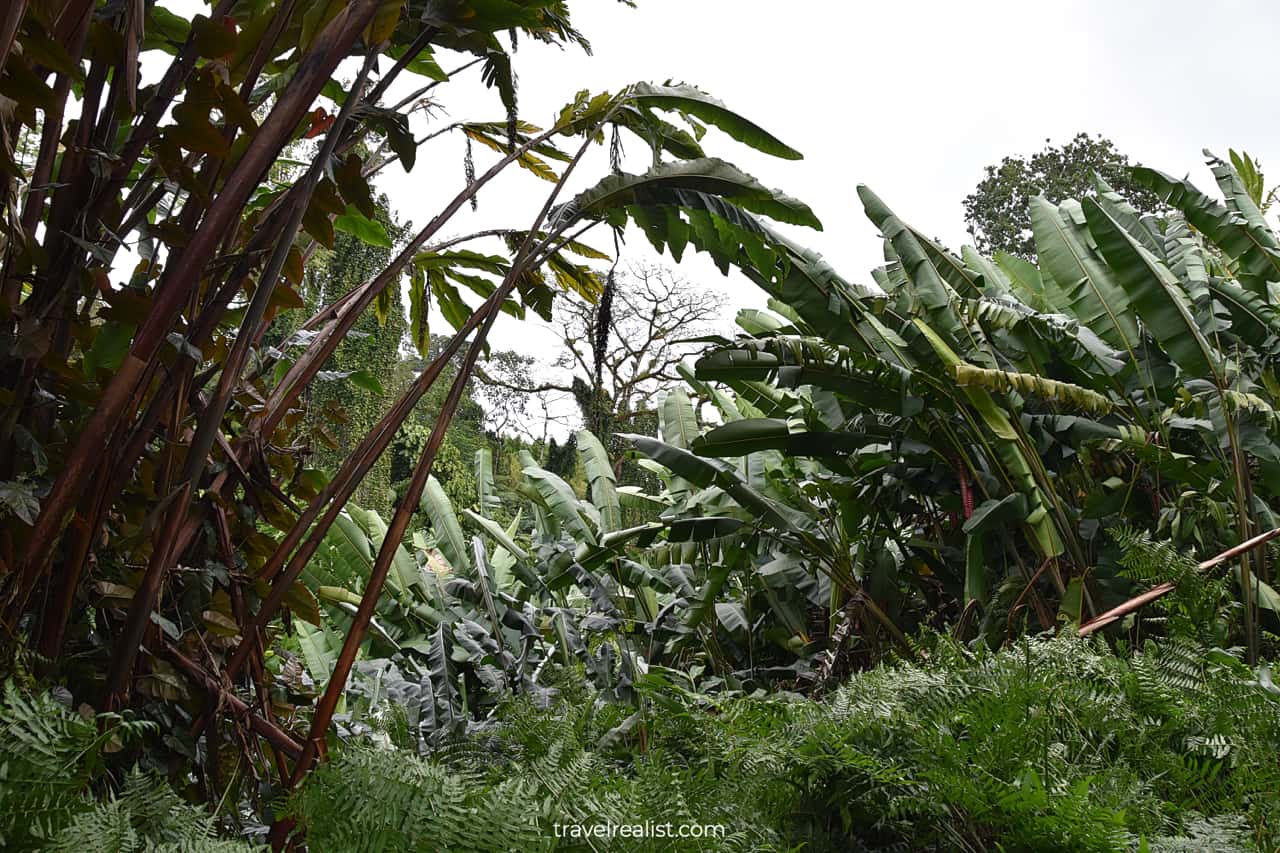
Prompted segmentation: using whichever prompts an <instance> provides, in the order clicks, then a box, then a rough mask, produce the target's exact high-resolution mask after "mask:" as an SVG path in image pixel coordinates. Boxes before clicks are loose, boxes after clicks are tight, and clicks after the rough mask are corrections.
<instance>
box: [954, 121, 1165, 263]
mask: <svg viewBox="0 0 1280 853" xmlns="http://www.w3.org/2000/svg"><path fill="white" fill-rule="evenodd" d="M1049 142H1050V140H1048V139H1046V140H1045V143H1046V144H1045V148H1044V150H1043V151H1040V152H1037V153H1036V154H1032V155H1031V156H1030V157H1029V158H1024V157H1018V156H1014V157H1005V158H1004V159H1003V160H1001V161H1000V163H999V164H997V165H991V166H987V168H986V177H985V178H983V179H982V181H981V182H980V183H979V184H978V186H977V187H976V188H975V189H974V191H973V192H972V193H970V194H969V195H968V196H966V197H965V200H964V220H965V224H966V225H967V226H968V231H969V234H970V235H971V236H972V237H973V240H974V244H975V246H976V247H977V248H978V249H979V250H980V251H981V252H983V253H984V254H994V253H995V252H1008V253H1009V254H1011V255H1017V256H1019V257H1022V258H1028V259H1030V258H1034V257H1035V241H1034V240H1033V239H1032V236H1031V216H1030V213H1029V212H1028V208H1027V204H1028V201H1029V200H1030V199H1031V197H1032V196H1036V195H1044V196H1045V197H1046V198H1047V199H1048V200H1049V201H1051V202H1053V203H1054V204H1057V203H1059V202H1061V201H1062V200H1063V199H1065V198H1085V197H1088V196H1093V195H1095V188H1094V183H1093V175H1095V174H1096V175H1098V176H1099V177H1101V178H1102V179H1103V180H1105V181H1106V182H1107V183H1108V184H1110V185H1111V186H1112V187H1113V188H1114V189H1115V190H1117V191H1118V192H1119V193H1120V194H1121V195H1122V196H1124V197H1125V198H1126V199H1127V200H1128V201H1129V203H1130V204H1132V205H1133V206H1134V207H1135V208H1137V210H1138V211H1139V212H1141V213H1155V212H1157V211H1159V210H1160V209H1161V204H1160V200H1159V198H1157V197H1156V195H1155V193H1153V192H1152V191H1151V190H1149V189H1147V188H1145V187H1143V186H1141V185H1139V184H1138V183H1136V182H1135V181H1134V180H1133V178H1132V177H1130V175H1129V170H1128V166H1129V158H1128V157H1127V156H1126V155H1124V154H1121V153H1120V152H1119V151H1117V150H1116V147H1115V143H1113V142H1112V141H1111V140H1110V139H1107V138H1105V137H1103V136H1102V135H1101V134H1099V135H1098V136H1096V137H1093V136H1089V134H1087V133H1083V132H1082V133H1077V134H1076V135H1075V138H1073V139H1072V140H1071V141H1070V142H1068V143H1067V144H1065V145H1062V146H1060V147H1059V146H1054V145H1051V144H1048V143H1049Z"/></svg>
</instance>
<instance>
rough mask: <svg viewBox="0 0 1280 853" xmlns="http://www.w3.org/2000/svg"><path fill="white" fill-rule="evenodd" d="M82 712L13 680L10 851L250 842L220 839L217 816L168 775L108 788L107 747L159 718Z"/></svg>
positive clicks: (6, 806) (3, 834)
mask: <svg viewBox="0 0 1280 853" xmlns="http://www.w3.org/2000/svg"><path fill="white" fill-rule="evenodd" d="M98 720H99V721H102V722H105V723H107V725H106V726H104V731H99V726H98V725H97V724H96V723H95V721H94V719H93V718H92V717H85V716H82V715H80V714H78V713H76V712H75V711H72V710H70V709H69V708H67V707H66V706H65V705H63V704H62V703H60V702H58V701H57V700H56V699H54V698H53V697H52V696H50V695H49V694H39V695H32V694H28V693H25V692H24V691H22V690H20V689H18V688H17V687H15V686H14V684H13V683H12V682H9V683H8V684H6V685H5V688H4V702H3V704H0V847H2V848H3V849H5V850H51V851H72V853H78V852H79V851H84V850H110V851H113V853H142V851H165V850H170V851H178V850H182V851H189V853H223V851H226V852H227V853H230V852H231V851H236V850H248V849H249V848H248V847H246V846H244V845H241V844H237V843H235V842H224V841H218V840H216V839H214V838H213V827H214V820H213V818H211V817H209V815H207V814H206V813H205V811H204V810H203V809H201V808H199V807H197V806H193V805H190V804H189V803H186V802H184V801H183V800H181V799H180V798H179V797H178V795H177V794H175V793H174V792H173V791H172V790H171V789H170V788H169V786H168V785H167V784H165V782H164V780H163V779H161V778H159V777H157V776H154V775H150V774H144V773H142V772H140V771H137V770H134V771H133V772H131V773H130V774H128V776H127V778H126V780H125V783H124V786H123V789H122V790H121V792H120V794H119V795H118V796H117V795H114V794H111V793H107V794H106V795H105V796H95V795H97V794H100V793H102V791H103V789H104V786H103V784H102V783H103V781H104V778H105V775H106V774H105V761H104V759H105V757H106V756H105V754H106V753H108V752H110V751H111V750H112V749H113V748H118V747H119V746H120V745H122V743H123V742H125V741H131V740H134V739H136V738H138V737H140V736H141V735H143V734H144V733H146V732H147V731H149V730H151V729H153V728H154V724H153V723H146V722H133V721H129V720H122V719H120V718H119V717H117V716H116V715H113V714H104V715H99V717H98Z"/></svg>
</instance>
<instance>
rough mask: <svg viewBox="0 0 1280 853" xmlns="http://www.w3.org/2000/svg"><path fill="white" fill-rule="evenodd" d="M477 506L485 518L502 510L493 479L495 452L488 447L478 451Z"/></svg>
mask: <svg viewBox="0 0 1280 853" xmlns="http://www.w3.org/2000/svg"><path fill="white" fill-rule="evenodd" d="M476 505H477V506H478V507H479V509H480V514H481V515H484V516H488V514H489V513H490V512H491V511H493V510H495V509H501V508H502V499H501V498H499V497H498V486H497V483H496V482H495V481H494V479H493V451H492V450H490V449H489V448H487V447H482V448H480V449H479V450H477V451H476Z"/></svg>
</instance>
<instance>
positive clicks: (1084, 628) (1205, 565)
mask: <svg viewBox="0 0 1280 853" xmlns="http://www.w3.org/2000/svg"><path fill="white" fill-rule="evenodd" d="M1277 536H1280V527H1277V528H1275V529H1274V530H1268V531H1267V532H1265V533H1259V534H1258V535H1257V536H1254V537H1253V538H1252V539H1248V540H1245V541H1244V542H1241V543H1240V544H1239V545H1233V546H1232V547H1230V548H1228V549H1227V550H1225V551H1223V552H1222V553H1221V554H1218V555H1217V556H1216V557H1210V558H1209V559H1207V560H1205V561H1204V562H1202V563H1200V564H1199V566H1197V568H1199V569H1200V571H1202V572H1203V571H1207V570H1209V569H1212V568H1213V567H1214V566H1217V565H1219V564H1221V563H1225V562H1226V561H1227V560H1230V559H1233V558H1235V557H1238V556H1240V555H1241V554H1243V553H1245V552H1246V551H1249V550H1251V549H1253V548H1257V547H1258V546H1259V545H1264V544H1266V543H1267V542H1270V541H1271V540H1272V539H1275V538H1276V537H1277ZM1175 589H1177V584H1176V583H1174V582H1173V581H1165V582H1164V583H1162V584H1158V585H1156V586H1153V587H1152V588H1151V589H1149V590H1147V591H1146V592H1144V593H1141V594H1139V595H1135V596H1134V597H1133V598H1131V599H1129V600H1128V601H1126V602H1124V603H1122V604H1120V605H1118V606H1116V607H1113V608H1111V609H1110V610H1108V611H1107V612H1106V613H1103V614H1101V615H1099V616H1097V617H1095V618H1094V619H1091V620H1090V621H1088V622H1086V623H1084V624H1083V625H1081V626H1080V628H1079V629H1078V630H1077V631H1076V634H1077V635H1079V636H1081V637H1087V636H1089V635H1090V634H1092V633H1094V632H1095V631H1100V630H1102V629H1103V628H1105V627H1107V626H1108V625H1111V624H1113V623H1115V622H1118V621H1120V620H1121V619H1123V618H1124V617H1125V616H1128V615H1129V614H1130V613H1133V612H1134V611H1135V610H1139V609H1141V608H1142V607H1145V606H1146V605H1148V604H1150V603H1151V602H1153V601H1156V600H1157V599H1160V598H1163V597H1164V596H1166V595H1168V594H1169V593H1171V592H1173V591H1174V590H1175Z"/></svg>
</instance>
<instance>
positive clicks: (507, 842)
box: [290, 637, 1280, 851]
mask: <svg viewBox="0 0 1280 853" xmlns="http://www.w3.org/2000/svg"><path fill="white" fill-rule="evenodd" d="M922 651H923V652H924V656H926V658H927V660H928V661H929V662H928V663H927V664H924V665H919V666H894V667H889V666H885V667H880V668H878V669H875V670H873V671H870V672H866V673H863V674H860V675H857V676H855V677H854V679H853V680H852V681H850V682H849V683H848V684H847V685H846V686H845V687H843V688H842V689H840V690H839V691H838V692H836V693H835V694H834V695H832V696H831V697H830V698H829V701H828V702H827V703H825V704H818V703H814V702H809V701H799V700H794V701H793V700H791V699H788V698H787V697H785V696H775V697H774V698H767V699H766V698H756V697H748V698H733V699H725V700H721V701H715V700H713V699H712V698H710V697H707V696H699V695H695V694H692V693H684V692H683V691H682V690H681V689H680V688H679V687H678V686H676V685H675V684H673V683H672V682H671V681H669V680H668V679H667V677H666V674H665V673H660V672H658V671H656V670H654V671H651V672H650V673H649V674H648V675H647V676H645V677H644V678H643V679H642V682H641V688H642V693H643V695H644V697H645V699H644V710H643V711H641V712H639V713H637V714H635V715H633V716H628V713H629V712H630V710H631V709H629V708H626V707H623V706H619V705H612V704H603V705H602V704H599V703H596V702H594V701H593V697H592V696H591V695H587V694H582V693H580V692H578V691H574V690H569V691H568V692H567V693H566V694H565V696H564V697H563V698H562V701H561V702H560V703H559V704H558V705H557V706H556V707H555V708H553V709H551V710H550V711H549V710H548V709H545V708H543V709H539V708H536V707H534V706H532V705H531V704H528V703H520V702H517V703H513V704H509V705H507V706H504V708H503V709H502V713H501V714H500V719H501V722H500V723H499V724H497V725H495V726H492V727H491V728H487V729H482V730H480V731H477V732H475V733H473V734H472V735H471V736H469V737H468V738H467V739H465V740H463V741H460V742H458V743H455V744H453V745H449V746H446V747H444V748H442V749H440V750H437V751H435V752H434V753H432V754H431V755H429V756H428V757H426V758H425V759H419V758H415V757H412V756H411V755H408V754H406V752H405V751H403V750H399V749H376V748H373V747H369V746H349V747H348V748H346V749H344V750H342V751H341V752H340V753H339V754H338V755H337V756H336V757H335V759H334V761H333V762H332V763H330V764H329V765H327V766H326V767H324V768H322V769H321V770H320V771H319V772H318V773H317V774H316V775H315V776H314V777H313V778H312V779H311V780H310V781H309V782H308V783H307V784H306V785H305V786H304V787H303V788H302V789H301V790H300V791H299V792H298V793H297V794H296V795H295V796H294V798H293V800H292V801H291V803H290V810H291V811H292V813H293V814H295V815H296V816H297V817H299V818H300V824H301V825H302V826H303V827H305V829H306V832H307V839H308V842H309V843H310V844H311V845H313V847H314V848H315V849H322V850H432V851H434V850H442V849H449V850H476V851H479V850H494V851H498V850H509V849H522V850H550V849H559V850H571V849H574V850H576V849H581V850H589V849H592V848H590V847H589V846H587V845H586V844H585V842H572V841H570V840H567V839H564V838H556V837H555V832H554V826H555V825H556V824H562V825H563V824H572V823H613V824H624V823H630V824H641V823H645V822H646V821H652V822H654V823H666V822H671V823H677V824H678V823H701V824H723V825H724V826H725V829H726V838H725V839H722V840H717V841H714V842H700V843H701V845H702V846H701V847H700V846H699V842H683V843H682V844H679V845H673V844H671V842H665V841H654V840H650V841H631V840H627V839H622V838H613V839H610V840H608V841H607V842H601V841H597V842H596V845H597V848H598V849H609V850H628V849H632V850H659V849H687V850H692V849H708V850H712V849H714V850H779V849H797V848H800V847H801V846H802V845H803V849H804V850H806V851H820V850H893V849H901V850H918V849H940V850H996V849H1002V850H1006V851H1013V850H1028V851H1030V850H1035V851H1045V850H1063V851H1068V850H1069V851H1081V850H1140V849H1150V850H1180V849H1181V850H1198V849H1207V848H1213V849H1215V850H1219V851H1226V850H1252V849H1268V850H1269V849H1274V848H1275V846H1276V844H1277V841H1278V840H1280V833H1276V831H1275V826H1276V821H1277V819H1280V769H1278V768H1277V766H1276V762H1275V756H1276V754H1277V750H1280V696H1276V695H1273V692H1274V688H1272V687H1271V685H1270V681H1269V679H1262V681H1261V683H1260V680H1259V679H1258V677H1257V676H1256V674H1255V673H1253V672H1252V671H1251V670H1250V669H1249V668H1248V667H1246V666H1245V665H1244V664H1242V663H1241V662H1240V660H1239V659H1238V658H1237V657H1236V656H1235V655H1233V654H1229V653H1227V652H1223V651H1220V650H1211V651H1204V650H1201V649H1196V648H1192V647H1190V646H1188V645H1182V644H1175V643H1166V644H1163V645H1161V646H1159V647H1157V646H1155V645H1150V646H1148V647H1147V648H1146V649H1144V650H1143V651H1142V652H1140V653H1136V654H1134V655H1132V656H1130V657H1129V658H1127V659H1126V658H1122V657H1117V656H1115V655H1113V654H1111V653H1110V652H1108V651H1106V650H1105V649H1104V648H1102V647H1101V646H1100V645H1098V644H1096V643H1093V642H1089V641H1081V640H1076V639H1073V638H1070V637H1060V638H1057V639H1052V640H1048V639H1032V640H1027V641H1024V642H1023V643H1021V644H1019V645H1017V646H1014V647H1011V648H1009V649H1006V650H1004V651H1001V652H997V653H983V654H980V655H977V656H973V655H971V654H970V653H968V652H967V651H964V650H962V649H960V648H959V647H957V646H955V645H953V644H951V643H949V642H946V641H940V642H938V643H936V644H933V645H931V646H930V647H928V648H926V649H923V650H922ZM1264 684H1265V686H1264ZM673 696H675V697H681V698H679V699H673V698H671V697H673ZM395 728H396V727H395V726H392V727H391V729H392V731H391V732H390V734H391V736H392V740H393V741H399V742H402V743H410V742H411V739H410V738H408V737H407V735H405V736H403V737H402V736H401V735H402V734H403V733H397V732H396V731H395V730H394V729H395ZM575 844H580V845H581V846H574V845H575ZM628 845H630V846H628ZM664 845H666V846H664Z"/></svg>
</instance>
